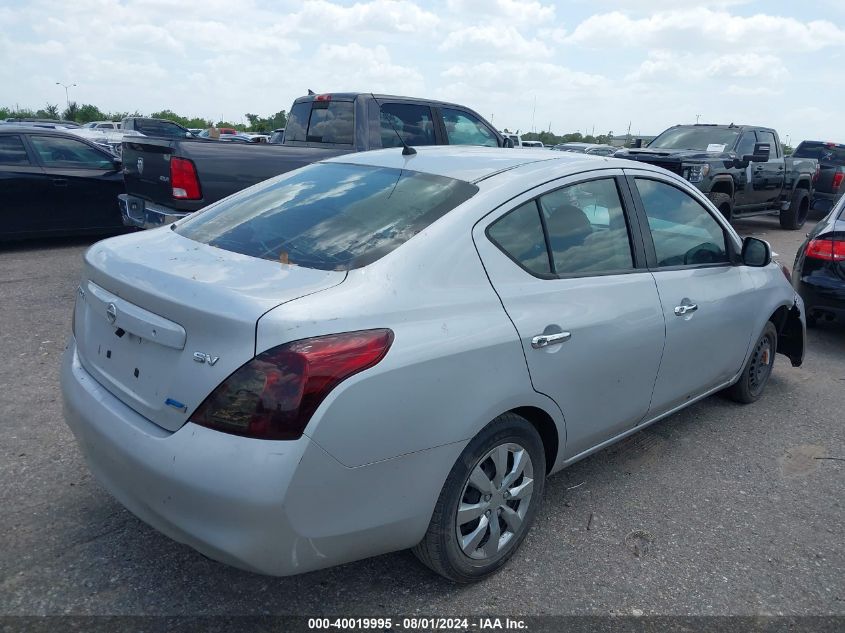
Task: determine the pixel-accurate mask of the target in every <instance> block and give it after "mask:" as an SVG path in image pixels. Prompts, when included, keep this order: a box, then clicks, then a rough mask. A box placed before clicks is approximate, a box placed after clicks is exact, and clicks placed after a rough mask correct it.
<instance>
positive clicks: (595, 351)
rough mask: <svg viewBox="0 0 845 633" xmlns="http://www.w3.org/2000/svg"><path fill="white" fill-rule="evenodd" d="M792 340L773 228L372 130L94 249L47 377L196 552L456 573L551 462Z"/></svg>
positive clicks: (548, 161)
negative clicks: (383, 559) (374, 146)
mask: <svg viewBox="0 0 845 633" xmlns="http://www.w3.org/2000/svg"><path fill="white" fill-rule="evenodd" d="M804 336H805V326H804V316H803V306H802V303H801V300H800V298H798V297H797V296H796V294H795V292H794V291H793V289H792V287H791V286H790V284H789V282H788V281H787V279H786V278H785V277H784V274H783V272H782V270H781V268H780V267H779V266H778V265H777V263H773V262H772V254H771V250H770V248H769V246H768V244H766V243H765V242H763V241H761V240H758V239H755V238H750V237H749V238H746V239H745V240H741V239H740V238H739V237H738V236H737V234H736V233H735V232H734V231H733V229H732V228H731V227H730V225H729V224H728V223H727V222H725V221H724V220H723V218H722V217H721V215H720V214H719V213H718V212H717V211H716V209H715V208H714V207H713V206H712V205H711V204H710V202H708V200H707V199H706V198H705V197H704V196H703V195H702V194H701V193H700V192H698V191H697V190H696V189H695V188H694V187H692V186H691V185H689V184H688V183H687V182H685V181H684V180H683V179H681V178H680V177H678V176H675V175H673V174H670V173H669V172H667V171H664V170H661V169H660V168H657V167H652V166H649V165H644V164H641V163H632V162H626V161H621V160H617V159H612V158H603V157H594V156H588V155H583V154H580V155H579V154H571V153H565V152H548V151H535V150H525V151H522V152H514V151H512V150H507V149H505V150H499V149H488V148H470V147H426V148H419V149H418V150H417V151H416V152H415V153H410V155H408V153H406V154H403V151H402V150H401V149H389V150H382V151H375V152H366V153H361V154H354V155H347V156H343V157H339V158H337V159H332V160H327V161H325V162H321V163H317V164H314V165H311V166H308V167H305V168H303V169H299V170H297V171H293V172H290V173H287V174H284V175H282V176H279V177H277V178H274V179H272V180H268V181H266V182H264V183H261V184H258V185H256V186H254V187H252V188H250V189H246V190H244V191H241V192H239V193H237V194H235V195H233V196H231V197H229V198H226V199H224V200H221V201H220V202H218V203H216V204H214V205H211V206H209V207H207V208H206V209H204V210H203V211H200V212H198V213H196V214H194V215H193V216H191V217H187V218H185V219H183V220H180V221H179V222H177V223H175V224H173V225H171V226H168V227H164V228H161V229H156V230H153V231H147V232H143V233H136V234H132V235H124V236H121V237H116V238H113V239H109V240H105V241H103V242H99V243H98V244H95V245H94V246H92V247H91V249H90V250H89V251H88V253H87V254H86V256H85V269H84V276H83V279H82V280H81V282H80V285H79V289H78V294H77V297H76V307H75V312H74V319H73V336H72V337H71V339H70V342H69V343H68V347H67V352H66V354H65V356H64V361H63V368H62V384H63V391H64V402H65V411H66V418H67V423H68V425H69V426H70V428H71V429H72V430H73V432H74V434H75V435H76V437H77V439H78V441H79V445H80V448H81V449H82V452H83V453H84V455H85V457H86V459H87V461H88V464H89V466H90V468H91V471H92V472H93V473H94V475H95V476H96V478H97V479H98V480H99V481H100V482H101V483H102V485H103V486H104V487H105V488H106V489H108V490H109V491H110V492H111V493H112V494H113V495H114V496H115V497H117V499H118V500H120V502H121V503H123V504H124V505H125V506H126V507H127V508H129V509H130V510H131V511H132V512H134V513H135V514H136V515H138V516H139V517H140V518H141V519H143V520H144V521H146V522H147V523H149V524H150V525H152V526H154V527H155V528H157V529H159V530H161V531H162V532H164V533H165V534H167V535H169V536H170V537H172V538H173V539H175V540H177V541H181V542H183V543H187V544H188V545H190V546H191V547H194V548H196V549H197V550H199V551H200V552H202V553H203V554H206V555H208V556H210V557H212V558H215V559H217V560H220V561H223V562H226V563H229V564H232V565H237V566H239V567H243V568H246V569H250V570H254V571H258V572H262V573H267V574H280V575H284V574H296V573H300V572H305V571H309V570H313V569H317V568H321V567H326V566H329V565H336V564H338V563H342V562H345V561H351V560H356V559H360V558H364V557H367V556H373V555H375V554H382V553H385V552H390V551H394V550H400V549H404V548H413V549H414V551H415V552H416V554H417V556H418V557H419V558H420V560H422V562H423V563H425V564H426V565H428V566H429V567H431V568H432V569H433V570H435V571H436V572H438V573H440V574H442V575H444V576H446V577H448V578H450V579H452V580H455V581H460V582H467V581H472V580H475V579H478V578H481V577H483V576H484V575H486V574H489V573H491V572H493V571H495V570H496V569H498V568H499V567H501V566H502V565H503V564H504V563H505V562H506V561H507V560H508V559H509V558H510V557H511V556H512V555H513V553H514V551H515V550H516V549H517V548H518V547H519V544H520V543H521V541H522V540H523V539H524V538H525V535H526V533H527V531H528V529H529V528H530V526H531V524H532V521H533V520H534V518H535V516H536V514H537V510H538V507H539V506H540V502H541V499H542V496H543V484H544V481H545V478H546V476H547V475H548V474H550V473H554V472H555V471H558V470H560V469H562V468H564V467H566V466H568V465H569V464H572V463H573V462H575V461H576V460H579V459H581V458H583V457H584V456H586V455H589V454H590V453H592V452H594V451H597V450H599V449H601V448H602V447H605V446H607V445H608V444H610V443H612V442H614V441H616V440H619V439H620V438H623V437H625V436H626V435H629V434H631V433H635V432H637V431H638V430H639V429H642V428H643V427H645V426H647V425H648V424H651V423H652V422H655V421H656V420H659V419H661V418H663V417H665V416H667V415H669V414H671V413H673V412H674V411H677V410H678V409H680V408H681V407H684V406H686V405H688V404H690V403H692V402H695V401H696V400H699V399H700V398H704V397H706V396H708V395H710V394H713V393H715V392H717V391H723V390H724V391H725V392H726V393H727V394H728V395H729V396H730V397H732V398H734V399H735V400H738V401H739V402H744V403H750V402H753V401H755V400H757V399H758V398H759V397H760V396H761V394H762V393H763V389H764V387H765V386H766V382H767V380H768V378H769V375H770V373H771V370H772V364H773V363H774V361H775V355H776V353H780V354H783V355H785V356H786V357H788V358H789V359H790V360H791V362H792V364H793V365H799V364H800V363H801V361H802V358H803V354H804ZM725 431H726V432H730V429H725Z"/></svg>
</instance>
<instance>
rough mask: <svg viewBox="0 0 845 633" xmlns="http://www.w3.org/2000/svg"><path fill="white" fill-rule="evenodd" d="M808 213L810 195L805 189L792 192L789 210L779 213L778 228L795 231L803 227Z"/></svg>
mask: <svg viewBox="0 0 845 633" xmlns="http://www.w3.org/2000/svg"><path fill="white" fill-rule="evenodd" d="M809 213H810V193H809V192H808V191H807V190H806V189H796V190H795V191H793V192H792V199H791V200H790V201H789V208H788V209H785V210H781V212H780V228H782V229H786V230H789V231H795V230H798V229H800V228H801V227H802V226H804V222H806V221H807V215H809Z"/></svg>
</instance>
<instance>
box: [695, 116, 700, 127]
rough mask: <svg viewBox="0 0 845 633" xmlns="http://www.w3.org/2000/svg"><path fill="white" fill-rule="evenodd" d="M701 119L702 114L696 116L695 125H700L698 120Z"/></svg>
mask: <svg viewBox="0 0 845 633" xmlns="http://www.w3.org/2000/svg"><path fill="white" fill-rule="evenodd" d="M700 118H701V115H700V114H696V115H695V124H696V125H698V120H699V119H700Z"/></svg>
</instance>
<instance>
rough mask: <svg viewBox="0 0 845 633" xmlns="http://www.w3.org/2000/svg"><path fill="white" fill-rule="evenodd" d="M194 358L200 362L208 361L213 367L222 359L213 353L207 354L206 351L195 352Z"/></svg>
mask: <svg viewBox="0 0 845 633" xmlns="http://www.w3.org/2000/svg"><path fill="white" fill-rule="evenodd" d="M194 360H195V361H196V362H198V363H208V364H209V365H211V366H212V367H213V366H214V364H215V363H216V362H217V361H218V360H220V357H219V356H212V355H211V354H206V353H205V352H194Z"/></svg>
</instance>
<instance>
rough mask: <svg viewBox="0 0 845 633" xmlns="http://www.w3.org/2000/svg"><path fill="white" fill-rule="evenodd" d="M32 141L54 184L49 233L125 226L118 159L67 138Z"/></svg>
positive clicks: (34, 138) (51, 191) (36, 138)
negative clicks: (118, 202)
mask: <svg viewBox="0 0 845 633" xmlns="http://www.w3.org/2000/svg"><path fill="white" fill-rule="evenodd" d="M29 142H30V144H31V145H32V147H33V149H34V150H35V153H36V155H37V156H38V158H39V160H40V161H41V165H42V167H43V168H44V171H45V173H46V175H47V180H48V182H49V183H50V187H49V188H48V189H49V191H50V193H51V198H50V200H51V208H50V217H49V230H51V231H75V230H85V229H94V230H96V229H117V228H120V227H122V225H123V224H122V221H121V217H120V207H118V205H117V196H118V194H120V193H122V192H123V177H122V176H121V174H120V172H119V171H118V168H117V166H116V164H115V158H114V157H112V156H110V155H109V154H108V153H107V152H105V151H104V150H99V149H97V148H94V147H91V146H90V145H88V144H87V143H84V142H82V141H79V140H76V139H72V138H67V137H65V136H48V135H43V136H41V135H32V136H30V137H29Z"/></svg>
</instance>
